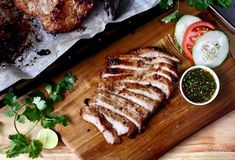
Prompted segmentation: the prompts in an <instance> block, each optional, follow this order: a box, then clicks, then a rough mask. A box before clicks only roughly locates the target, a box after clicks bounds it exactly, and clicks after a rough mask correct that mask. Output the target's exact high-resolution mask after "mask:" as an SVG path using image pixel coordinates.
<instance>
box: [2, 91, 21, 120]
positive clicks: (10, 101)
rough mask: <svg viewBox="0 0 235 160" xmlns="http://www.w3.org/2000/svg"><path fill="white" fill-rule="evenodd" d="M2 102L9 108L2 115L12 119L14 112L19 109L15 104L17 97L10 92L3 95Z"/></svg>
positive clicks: (17, 104)
mask: <svg viewBox="0 0 235 160" xmlns="http://www.w3.org/2000/svg"><path fill="white" fill-rule="evenodd" d="M3 102H4V103H5V104H6V105H8V106H9V107H10V108H11V109H7V110H6V112H5V113H4V114H5V115H6V116H7V117H13V116H14V115H15V112H16V110H18V109H19V108H20V104H19V103H18V102H17V97H16V96H15V95H14V94H13V93H12V92H8V93H7V94H5V96H4V100H3Z"/></svg>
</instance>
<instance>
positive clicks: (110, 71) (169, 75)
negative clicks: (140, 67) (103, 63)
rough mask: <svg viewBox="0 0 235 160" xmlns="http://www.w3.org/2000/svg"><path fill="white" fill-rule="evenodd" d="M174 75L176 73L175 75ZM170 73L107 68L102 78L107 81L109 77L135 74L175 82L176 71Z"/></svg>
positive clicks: (152, 70) (159, 69)
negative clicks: (155, 76)
mask: <svg viewBox="0 0 235 160" xmlns="http://www.w3.org/2000/svg"><path fill="white" fill-rule="evenodd" d="M172 73H175V74H176V75H175V74H174V75H173V74H172ZM172 73H171V72H169V71H167V70H164V69H162V68H160V67H159V68H156V69H155V68H152V69H149V70H146V71H138V73H137V72H136V71H135V70H128V69H119V68H107V69H106V70H105V71H104V72H102V73H101V78H103V79H107V78H109V77H118V76H119V77H123V76H133V75H135V74H139V75H140V74H145V75H146V76H154V75H159V76H163V77H165V78H167V79H168V80H169V81H174V80H175V79H176V78H177V77H176V76H177V73H176V72H175V71H172Z"/></svg>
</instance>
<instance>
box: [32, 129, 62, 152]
mask: <svg viewBox="0 0 235 160" xmlns="http://www.w3.org/2000/svg"><path fill="white" fill-rule="evenodd" d="M37 138H38V140H40V141H41V142H42V144H43V148H46V149H52V148H55V147H56V146H57V144H58V136H57V134H56V133H55V131H53V130H51V129H42V130H40V131H39V132H38V137H37Z"/></svg>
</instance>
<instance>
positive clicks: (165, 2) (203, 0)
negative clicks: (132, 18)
mask: <svg viewBox="0 0 235 160" xmlns="http://www.w3.org/2000/svg"><path fill="white" fill-rule="evenodd" d="M187 3H188V5H189V6H192V7H195V8H196V9H199V10H204V9H207V8H208V7H209V6H210V5H216V6H220V7H222V8H225V9H227V8H229V7H230V6H231V5H232V3H233V0H187ZM173 4H174V1H173V0H161V1H160V3H159V5H160V8H161V9H169V8H170V7H171V6H173ZM179 18H180V12H179V0H177V9H176V10H175V11H174V12H173V13H171V14H170V15H168V16H166V17H164V18H163V19H162V20H161V21H162V22H164V23H169V22H175V21H177V20H178V19H179Z"/></svg>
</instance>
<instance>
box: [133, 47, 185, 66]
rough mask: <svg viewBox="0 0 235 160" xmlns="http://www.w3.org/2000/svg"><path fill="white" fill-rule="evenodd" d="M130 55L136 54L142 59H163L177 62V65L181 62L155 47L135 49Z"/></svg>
mask: <svg viewBox="0 0 235 160" xmlns="http://www.w3.org/2000/svg"><path fill="white" fill-rule="evenodd" d="M130 54H135V55H138V56H140V57H146V58H155V57H163V58H167V59H170V60H172V61H174V62H177V63H179V62H180V60H179V59H178V58H176V57H174V56H171V55H169V54H167V53H166V52H163V51H162V50H161V49H159V48H155V47H147V48H139V49H134V50H132V51H131V52H130Z"/></svg>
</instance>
